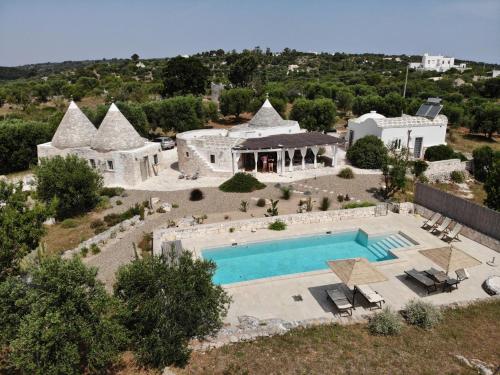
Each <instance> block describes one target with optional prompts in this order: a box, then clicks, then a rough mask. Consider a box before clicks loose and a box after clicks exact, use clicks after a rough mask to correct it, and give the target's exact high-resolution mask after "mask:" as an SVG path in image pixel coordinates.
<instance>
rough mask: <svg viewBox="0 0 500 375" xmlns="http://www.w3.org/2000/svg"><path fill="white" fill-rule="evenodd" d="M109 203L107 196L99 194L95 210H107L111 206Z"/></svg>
mask: <svg viewBox="0 0 500 375" xmlns="http://www.w3.org/2000/svg"><path fill="white" fill-rule="evenodd" d="M111 207H112V206H111V203H110V201H109V197H107V196H105V195H100V196H99V202H97V204H96V206H95V210H96V211H103V210H107V209H108V208H111Z"/></svg>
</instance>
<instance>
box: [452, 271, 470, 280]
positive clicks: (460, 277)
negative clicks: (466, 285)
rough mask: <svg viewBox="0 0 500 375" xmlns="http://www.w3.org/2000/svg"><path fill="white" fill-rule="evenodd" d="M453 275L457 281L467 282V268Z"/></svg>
mask: <svg viewBox="0 0 500 375" xmlns="http://www.w3.org/2000/svg"><path fill="white" fill-rule="evenodd" d="M455 274H456V275H457V279H458V280H459V281H463V280H467V279H468V278H469V277H470V275H469V271H467V268H460V269H458V270H456V271H455Z"/></svg>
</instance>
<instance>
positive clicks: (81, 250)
mask: <svg viewBox="0 0 500 375" xmlns="http://www.w3.org/2000/svg"><path fill="white" fill-rule="evenodd" d="M88 253H89V248H88V247H85V246H84V247H82V248H81V249H80V254H82V257H84V258H85V257H86V256H87V254H88Z"/></svg>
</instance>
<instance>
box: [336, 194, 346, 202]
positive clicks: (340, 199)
mask: <svg viewBox="0 0 500 375" xmlns="http://www.w3.org/2000/svg"><path fill="white" fill-rule="evenodd" d="M343 201H344V196H343V195H342V194H338V195H337V202H339V203H342V202H343Z"/></svg>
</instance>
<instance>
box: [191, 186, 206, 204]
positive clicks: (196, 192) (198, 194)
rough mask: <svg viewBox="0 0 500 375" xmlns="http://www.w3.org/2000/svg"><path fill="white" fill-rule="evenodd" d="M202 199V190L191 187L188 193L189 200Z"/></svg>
mask: <svg viewBox="0 0 500 375" xmlns="http://www.w3.org/2000/svg"><path fill="white" fill-rule="evenodd" d="M202 199H203V192H202V191H201V190H200V189H193V190H191V193H190V194H189V200H190V201H193V202H195V201H201V200H202Z"/></svg>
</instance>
